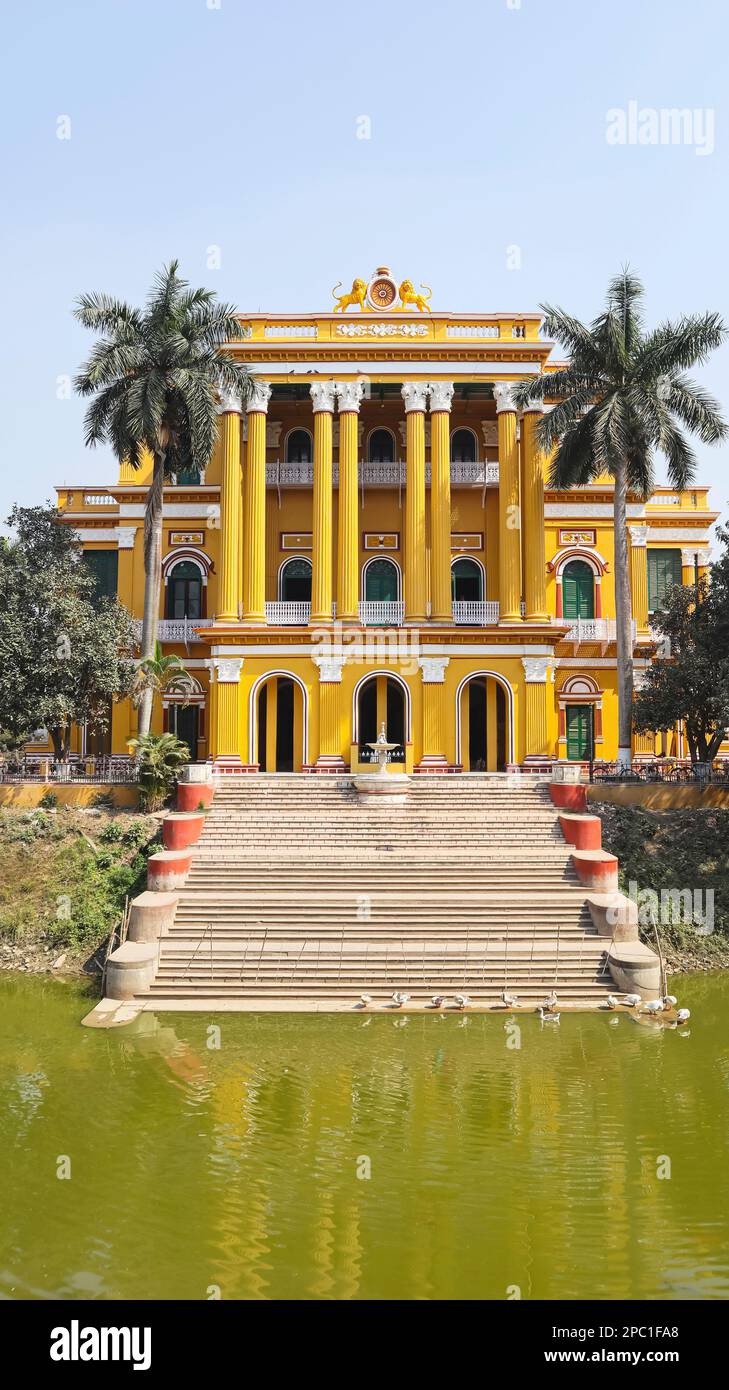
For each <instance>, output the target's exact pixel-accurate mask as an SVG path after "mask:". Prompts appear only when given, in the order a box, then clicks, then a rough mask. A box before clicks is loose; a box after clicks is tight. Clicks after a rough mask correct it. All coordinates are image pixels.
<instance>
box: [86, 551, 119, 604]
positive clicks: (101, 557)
mask: <svg viewBox="0 0 729 1390" xmlns="http://www.w3.org/2000/svg"><path fill="white" fill-rule="evenodd" d="M84 563H85V564H87V565H88V567H89V569H90V570H91V573H92V575H93V576H94V579H95V580H96V592H97V594H98V596H99V598H116V588H117V578H118V574H119V551H118V550H85V551H84Z"/></svg>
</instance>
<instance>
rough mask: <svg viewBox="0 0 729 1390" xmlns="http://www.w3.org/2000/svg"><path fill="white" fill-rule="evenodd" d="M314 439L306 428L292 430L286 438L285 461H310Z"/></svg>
mask: <svg viewBox="0 0 729 1390" xmlns="http://www.w3.org/2000/svg"><path fill="white" fill-rule="evenodd" d="M313 457H314V441H313V439H312V437H311V434H310V433H309V431H308V430H292V431H291V433H290V434H289V435H288V437H287V440H286V462H287V463H311V461H312V459H313Z"/></svg>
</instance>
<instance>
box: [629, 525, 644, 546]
mask: <svg viewBox="0 0 729 1390" xmlns="http://www.w3.org/2000/svg"><path fill="white" fill-rule="evenodd" d="M628 530H629V531H630V544H631V545H632V546H634V547H635V546H639V545H647V544H648V527H647V526H629V527H628Z"/></svg>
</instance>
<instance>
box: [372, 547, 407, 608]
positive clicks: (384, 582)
mask: <svg viewBox="0 0 729 1390" xmlns="http://www.w3.org/2000/svg"><path fill="white" fill-rule="evenodd" d="M364 596H365V602H366V603H397V600H398V599H399V597H400V571H399V570H398V567H397V565H396V564H395V563H394V561H393V560H384V559H382V558H379V557H378V559H377V560H369V561H368V563H367V564H366V565H365V572H364Z"/></svg>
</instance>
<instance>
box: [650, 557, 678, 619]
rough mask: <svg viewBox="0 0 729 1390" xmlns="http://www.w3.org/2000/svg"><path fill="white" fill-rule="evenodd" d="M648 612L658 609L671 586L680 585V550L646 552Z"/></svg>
mask: <svg viewBox="0 0 729 1390" xmlns="http://www.w3.org/2000/svg"><path fill="white" fill-rule="evenodd" d="M647 563H648V612H649V613H654V612H655V610H656V608H660V607H661V605H662V604H663V601H664V599H665V597H666V593H667V591H668V590H669V589H670V587H671V585H672V584H680V583H681V551H680V550H648V551H647Z"/></svg>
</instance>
